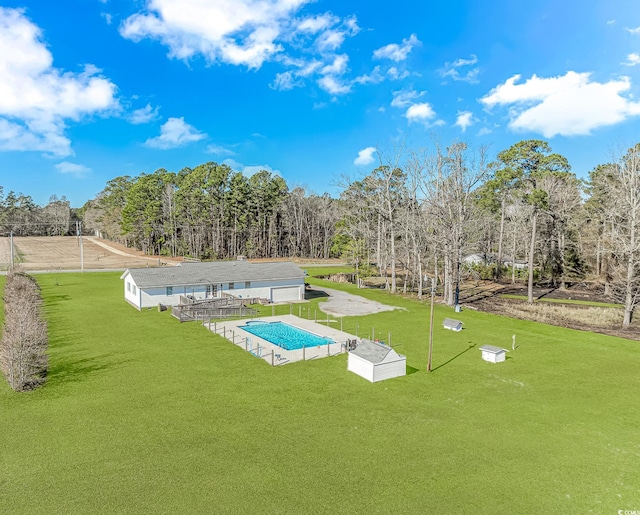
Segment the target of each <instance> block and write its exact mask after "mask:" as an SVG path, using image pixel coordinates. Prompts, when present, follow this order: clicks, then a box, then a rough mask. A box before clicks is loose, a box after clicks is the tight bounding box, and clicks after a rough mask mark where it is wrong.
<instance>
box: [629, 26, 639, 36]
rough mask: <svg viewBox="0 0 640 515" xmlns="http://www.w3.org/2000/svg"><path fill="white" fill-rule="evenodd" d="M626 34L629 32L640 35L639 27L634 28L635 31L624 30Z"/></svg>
mask: <svg viewBox="0 0 640 515" xmlns="http://www.w3.org/2000/svg"><path fill="white" fill-rule="evenodd" d="M625 30H627V31H628V32H630V33H631V34H635V35H637V36H638V35H640V27H636V28H635V29H625Z"/></svg>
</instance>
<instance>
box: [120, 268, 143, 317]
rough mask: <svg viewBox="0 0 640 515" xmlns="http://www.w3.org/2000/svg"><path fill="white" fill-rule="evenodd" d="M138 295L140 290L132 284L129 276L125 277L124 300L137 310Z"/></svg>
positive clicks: (138, 306) (138, 304)
mask: <svg viewBox="0 0 640 515" xmlns="http://www.w3.org/2000/svg"><path fill="white" fill-rule="evenodd" d="M134 289H135V293H134ZM140 293H141V292H140V288H138V286H137V285H136V283H135V282H133V279H132V278H131V276H130V275H127V277H125V280H124V298H125V299H126V300H127V301H128V302H129V303H131V304H133V305H134V306H135V307H136V308H138V309H140Z"/></svg>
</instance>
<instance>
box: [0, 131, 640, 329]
mask: <svg viewBox="0 0 640 515" xmlns="http://www.w3.org/2000/svg"><path fill="white" fill-rule="evenodd" d="M341 186H342V187H341V190H342V191H341V192H340V194H339V196H338V197H337V198H333V197H330V196H329V195H328V194H324V195H316V194H314V193H310V192H308V191H306V190H305V189H304V188H300V187H296V188H293V189H290V188H289V187H288V185H287V183H286V181H285V180H284V179H283V178H282V177H280V176H278V175H274V174H271V173H270V172H267V171H264V170H263V171H260V172H258V173H256V174H254V175H252V176H251V177H246V176H245V175H243V174H242V173H238V172H234V171H233V170H232V169H231V168H230V167H229V166H227V165H224V164H218V163H214V162H208V163H204V164H201V165H199V166H196V167H195V168H184V169H182V170H180V171H179V172H177V173H175V172H169V171H167V170H165V169H159V170H157V171H155V172H153V173H150V174H144V173H143V174H141V175H139V176H137V177H131V176H121V177H116V178H114V179H112V180H110V181H109V182H108V183H107V185H106V187H105V188H104V190H103V191H102V192H101V193H100V194H99V195H98V196H97V197H96V198H95V199H93V200H91V201H89V202H87V203H86V204H85V206H83V207H82V208H81V209H79V210H77V212H76V211H75V210H72V209H69V210H65V208H64V206H65V205H66V206H67V208H68V202H66V200H65V199H64V197H62V199H58V198H57V197H52V198H51V199H50V202H49V204H48V205H47V206H45V207H43V208H39V207H38V206H35V205H34V204H33V202H32V201H31V200H30V198H29V197H24V196H23V195H21V194H20V195H15V194H14V193H13V192H10V193H9V194H8V195H6V197H5V196H1V195H0V227H3V228H4V229H5V230H6V229H8V228H9V227H13V229H15V230H14V234H31V233H30V232H29V231H30V229H29V227H30V226H29V225H28V224H26V223H24V222H25V221H28V220H30V219H31V218H35V219H39V220H41V221H43V222H44V223H43V224H42V225H40V226H38V227H39V229H38V230H39V231H40V232H44V233H46V234H64V233H65V229H66V231H67V233H68V232H69V231H70V230H72V229H73V227H72V225H73V220H74V218H76V217H77V218H78V219H81V220H82V221H83V224H84V228H85V231H87V230H90V231H93V232H95V233H96V234H99V235H101V236H102V237H104V238H107V239H111V240H115V241H118V242H121V243H123V244H126V245H128V246H132V247H136V248H138V249H141V250H143V251H144V252H147V253H153V254H160V255H172V256H179V255H185V256H192V257H196V258H201V259H228V258H233V257H235V256H237V255H245V256H247V257H249V258H263V257H264V258H276V257H308V258H330V257H340V258H344V259H347V260H349V262H351V263H352V264H353V265H354V267H355V268H356V271H357V273H358V275H359V276H361V277H364V276H366V275H368V274H372V273H377V274H379V275H381V276H383V277H384V278H385V280H386V284H387V287H388V288H389V290H391V291H392V292H396V291H414V292H416V293H417V295H418V296H419V297H422V294H423V288H424V287H425V286H426V285H427V284H428V282H429V278H433V277H437V278H438V284H439V286H440V287H441V288H442V291H443V295H444V300H445V301H446V302H447V303H448V304H450V305H455V304H457V303H458V301H459V299H458V291H459V285H460V282H461V280H462V279H464V278H467V277H475V278H493V279H501V280H511V281H515V280H516V279H517V278H518V277H522V278H523V279H524V278H526V279H527V281H528V297H529V301H530V302H531V301H533V284H534V282H536V281H537V282H546V283H549V284H552V285H555V286H558V287H560V288H562V287H564V286H565V285H566V284H567V283H568V282H575V281H579V280H580V281H581V280H585V279H589V280H593V281H597V282H600V283H601V284H602V285H603V288H604V290H605V293H606V294H608V295H610V296H611V297H612V298H613V299H615V300H618V301H619V302H621V303H623V304H624V306H625V317H624V325H625V326H628V325H629V323H630V321H631V316H632V313H633V310H634V308H635V306H636V304H637V303H638V301H639V300H640V280H639V279H638V277H639V276H640V274H639V272H640V270H639V268H640V264H639V263H640V234H639V229H638V223H639V222H640V144H639V145H636V146H635V147H633V148H631V149H629V150H627V151H626V152H621V153H620V155H619V156H617V158H615V159H613V160H612V161H611V162H609V163H604V164H600V165H598V166H597V167H595V168H594V170H592V171H591V172H590V173H589V177H588V179H579V178H578V177H576V175H575V174H574V173H573V172H572V171H571V167H570V164H569V163H568V161H567V159H566V158H565V157H564V156H562V155H560V154H557V153H554V152H553V151H552V149H551V147H550V146H549V144H548V143H547V142H546V141H542V140H524V141H520V142H518V143H516V144H514V145H513V146H511V147H510V148H508V149H505V150H503V151H501V152H498V153H497V155H496V157H495V158H494V159H489V156H488V152H487V149H486V148H483V147H479V148H474V147H472V146H471V145H468V144H467V143H464V142H454V143H452V144H451V145H449V146H441V145H440V144H439V143H437V142H435V143H433V144H431V145H430V146H429V147H428V148H424V149H412V148H408V147H407V146H405V145H404V144H403V143H401V144H399V145H398V146H397V147H396V148H394V149H392V150H391V151H389V152H379V153H378V155H377V164H376V165H375V167H372V170H371V171H370V172H369V173H368V174H366V175H363V176H361V177H357V178H349V177H345V178H343V181H342V185H341ZM12 224H13V226H12ZM65 224H66V225H65ZM33 227H36V225H34V226H33ZM472 253H476V254H479V255H481V256H483V260H482V263H480V264H477V263H476V264H473V265H471V264H469V263H468V262H467V261H466V260H465V257H466V256H468V255H469V254H472ZM519 265H522V266H525V267H526V268H525V269H524V270H520V269H519V268H518V267H519Z"/></svg>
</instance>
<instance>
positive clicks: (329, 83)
mask: <svg viewBox="0 0 640 515" xmlns="http://www.w3.org/2000/svg"><path fill="white" fill-rule="evenodd" d="M318 85H319V86H320V87H321V88H322V89H324V90H325V91H327V92H328V93H331V94H332V95H344V94H345V93H349V92H350V91H351V85H350V84H348V83H346V82H343V81H342V79H341V78H339V77H334V76H331V75H327V76H325V77H321V78H320V79H318Z"/></svg>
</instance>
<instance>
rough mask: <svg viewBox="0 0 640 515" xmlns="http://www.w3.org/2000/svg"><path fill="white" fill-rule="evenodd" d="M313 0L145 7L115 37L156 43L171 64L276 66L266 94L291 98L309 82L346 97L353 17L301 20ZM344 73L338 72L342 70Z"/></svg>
mask: <svg viewBox="0 0 640 515" xmlns="http://www.w3.org/2000/svg"><path fill="white" fill-rule="evenodd" d="M309 3H314V0H216V1H204V0H146V1H145V2H143V4H144V6H145V7H144V8H143V9H140V10H139V11H138V12H137V13H135V14H133V15H132V16H129V17H128V18H127V19H125V20H124V22H123V23H122V24H121V26H120V34H121V35H122V36H123V37H125V38H128V39H131V40H133V41H140V40H142V39H143V38H150V39H154V40H158V41H160V42H161V44H163V45H165V46H166V47H168V54H169V57H171V58H177V59H183V60H189V59H192V58H194V57H197V56H202V57H203V58H204V59H205V60H206V61H207V62H209V63H225V64H231V65H241V66H246V67H248V68H252V69H258V68H260V67H261V66H262V65H263V64H264V63H265V62H267V61H275V62H278V63H280V64H281V65H282V66H283V67H284V70H282V71H281V72H280V73H278V74H276V75H275V77H274V79H273V81H272V83H271V84H270V87H271V88H272V89H276V90H282V91H286V90H290V89H293V88H294V87H299V86H304V85H305V83H306V82H307V79H308V80H309V81H310V82H311V81H313V82H316V83H317V84H319V85H320V87H321V88H323V89H325V90H326V91H328V92H329V93H331V94H332V95H336V94H344V93H347V92H349V91H350V90H351V84H352V83H353V81H352V80H347V79H345V78H343V77H340V76H341V75H343V74H344V73H346V63H347V61H348V56H346V54H344V53H340V54H339V53H338V51H339V49H340V47H341V46H342V45H343V43H344V41H345V39H346V38H348V37H352V36H354V35H356V34H357V33H358V32H359V31H360V27H359V26H358V22H357V19H356V17H355V16H347V17H344V18H340V17H338V16H336V15H334V14H332V13H330V12H325V13H321V14H317V15H312V16H309V15H306V14H304V15H302V14H300V10H301V8H302V7H303V6H305V5H306V4H309ZM341 64H342V65H344V66H345V69H342V70H341V69H338V66H339V65H341Z"/></svg>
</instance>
